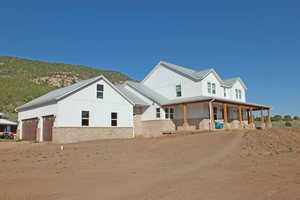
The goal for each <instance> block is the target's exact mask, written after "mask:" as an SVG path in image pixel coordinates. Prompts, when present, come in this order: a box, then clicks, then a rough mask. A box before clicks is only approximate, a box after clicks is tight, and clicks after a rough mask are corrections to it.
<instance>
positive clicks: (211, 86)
mask: <svg viewBox="0 0 300 200" xmlns="http://www.w3.org/2000/svg"><path fill="white" fill-rule="evenodd" d="M207 92H208V94H216V93H217V88H216V84H215V83H211V82H207Z"/></svg>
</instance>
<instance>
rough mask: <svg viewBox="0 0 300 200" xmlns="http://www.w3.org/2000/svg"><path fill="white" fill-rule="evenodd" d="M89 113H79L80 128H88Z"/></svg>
mask: <svg viewBox="0 0 300 200" xmlns="http://www.w3.org/2000/svg"><path fill="white" fill-rule="evenodd" d="M89 119H90V112H89V111H81V126H89V121H90V120H89Z"/></svg>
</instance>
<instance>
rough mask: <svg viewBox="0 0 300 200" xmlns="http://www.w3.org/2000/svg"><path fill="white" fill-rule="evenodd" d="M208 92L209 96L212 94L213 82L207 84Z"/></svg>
mask: <svg viewBox="0 0 300 200" xmlns="http://www.w3.org/2000/svg"><path fill="white" fill-rule="evenodd" d="M207 92H208V94H211V82H208V83H207Z"/></svg>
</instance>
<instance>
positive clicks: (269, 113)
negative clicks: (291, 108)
mask: <svg viewBox="0 0 300 200" xmlns="http://www.w3.org/2000/svg"><path fill="white" fill-rule="evenodd" d="M268 122H271V111H270V109H268Z"/></svg>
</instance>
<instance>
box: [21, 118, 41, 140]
mask: <svg viewBox="0 0 300 200" xmlns="http://www.w3.org/2000/svg"><path fill="white" fill-rule="evenodd" d="M37 127H38V119H37V118H35V119H27V120H23V121H22V138H23V140H37V132H38V131H37Z"/></svg>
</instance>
